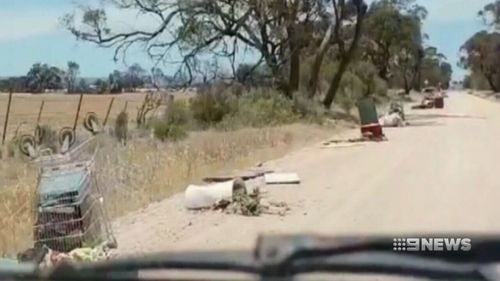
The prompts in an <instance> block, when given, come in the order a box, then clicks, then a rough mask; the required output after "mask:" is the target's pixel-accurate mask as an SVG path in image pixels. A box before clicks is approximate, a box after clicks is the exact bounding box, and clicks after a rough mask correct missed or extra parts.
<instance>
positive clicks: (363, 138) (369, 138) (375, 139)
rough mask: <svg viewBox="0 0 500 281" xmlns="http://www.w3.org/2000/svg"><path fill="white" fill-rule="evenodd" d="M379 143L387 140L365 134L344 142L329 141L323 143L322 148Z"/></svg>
mask: <svg viewBox="0 0 500 281" xmlns="http://www.w3.org/2000/svg"><path fill="white" fill-rule="evenodd" d="M381 141H387V138H386V137H385V136H384V137H374V136H372V135H371V134H368V133H366V134H364V135H363V136H361V137H359V138H352V139H346V140H329V141H326V142H324V143H323V146H328V145H340V144H346V146H345V147H349V146H348V145H347V144H351V145H352V144H357V145H360V144H359V143H362V142H381ZM352 146H355V145H352Z"/></svg>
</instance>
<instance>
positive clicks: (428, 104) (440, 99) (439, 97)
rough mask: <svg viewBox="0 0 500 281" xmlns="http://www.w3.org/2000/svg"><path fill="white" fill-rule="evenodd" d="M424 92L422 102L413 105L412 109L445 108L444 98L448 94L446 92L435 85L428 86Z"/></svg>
mask: <svg viewBox="0 0 500 281" xmlns="http://www.w3.org/2000/svg"><path fill="white" fill-rule="evenodd" d="M422 93H423V95H424V97H423V99H422V102H421V103H420V104H418V105H414V106H412V109H431V108H444V98H445V97H447V96H448V95H447V94H446V92H443V91H441V90H440V89H436V88H434V87H428V88H425V89H424V90H423V91H422Z"/></svg>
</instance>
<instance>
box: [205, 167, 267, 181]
mask: <svg viewBox="0 0 500 281" xmlns="http://www.w3.org/2000/svg"><path fill="white" fill-rule="evenodd" d="M272 172H273V171H272V170H257V169H256V170H248V171H245V172H242V173H240V174H238V175H223V176H214V177H206V178H203V181H204V182H208V183H217V182H226V181H231V180H234V179H236V178H241V179H242V180H245V181H246V180H250V179H254V178H258V177H262V176H263V175H264V174H266V173H272Z"/></svg>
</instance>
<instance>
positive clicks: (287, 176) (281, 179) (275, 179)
mask: <svg viewBox="0 0 500 281" xmlns="http://www.w3.org/2000/svg"><path fill="white" fill-rule="evenodd" d="M264 181H265V183H266V184H298V183H300V178H299V176H298V175H297V173H269V174H264Z"/></svg>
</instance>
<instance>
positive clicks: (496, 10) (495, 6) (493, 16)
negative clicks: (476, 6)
mask: <svg viewBox="0 0 500 281" xmlns="http://www.w3.org/2000/svg"><path fill="white" fill-rule="evenodd" d="M478 15H479V16H480V17H481V18H482V19H483V21H484V23H485V24H486V25H487V26H489V27H493V28H494V29H496V30H498V29H500V0H495V1H494V2H492V3H489V4H487V5H485V6H484V7H483V9H482V10H481V11H479V12H478Z"/></svg>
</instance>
